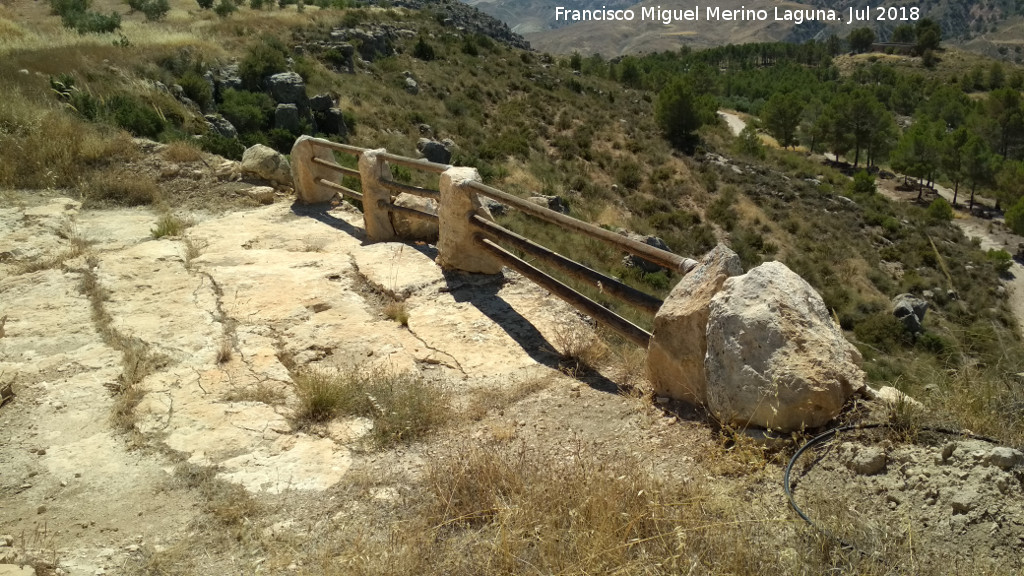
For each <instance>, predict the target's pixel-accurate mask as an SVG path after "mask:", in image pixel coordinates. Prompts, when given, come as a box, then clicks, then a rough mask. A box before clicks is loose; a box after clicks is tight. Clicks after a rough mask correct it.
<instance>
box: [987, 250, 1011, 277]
mask: <svg viewBox="0 0 1024 576" xmlns="http://www.w3.org/2000/svg"><path fill="white" fill-rule="evenodd" d="M985 260H988V261H989V262H991V263H992V266H993V267H994V268H995V269H996V272H998V273H999V274H1006V273H1007V272H1009V271H1010V266H1013V256H1011V255H1010V253H1009V252H1007V251H1006V250H989V251H988V252H986V253H985Z"/></svg>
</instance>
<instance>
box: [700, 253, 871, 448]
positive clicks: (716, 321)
mask: <svg viewBox="0 0 1024 576" xmlns="http://www.w3.org/2000/svg"><path fill="white" fill-rule="evenodd" d="M707 341H708V353H707V357H706V358H705V362H704V368H705V376H706V378H707V387H708V389H707V394H708V400H707V403H708V407H709V408H710V409H711V411H712V413H714V414H715V416H716V417H718V418H719V419H720V420H721V421H722V422H724V423H727V424H731V425H733V426H737V427H741V428H743V427H746V426H758V427H764V428H771V429H774V430H782V431H788V430H798V429H801V428H804V427H807V428H816V427H818V426H821V425H823V424H825V423H826V422H828V421H829V420H831V419H832V418H834V417H835V416H836V415H837V414H839V411H840V409H841V408H842V406H843V404H844V403H845V402H846V399H847V398H848V397H849V396H850V395H851V394H853V393H854V392H858V391H860V390H861V389H862V388H863V387H864V374H863V372H861V370H860V368H858V367H857V362H858V361H859V360H860V354H859V353H858V352H857V350H856V349H855V348H854V347H853V346H852V345H850V343H849V342H847V341H846V339H845V338H844V337H843V333H842V331H841V330H840V329H839V327H838V326H836V324H835V323H834V322H833V320H832V317H831V316H830V315H829V312H828V309H827V308H826V307H825V304H824V302H823V301H822V300H821V296H819V295H818V293H817V292H815V290H814V288H812V287H811V286H810V285H809V284H808V283H807V282H806V281H805V280H804V279H803V278H801V277H800V276H798V275H797V274H796V273H794V272H793V271H792V270H790V269H789V268H787V267H786V266H785V265H783V264H781V263H779V262H767V263H765V264H762V265H760V266H758V267H757V268H754V269H753V270H751V271H750V272H748V273H747V274H744V275H743V276H737V277H734V278H729V279H728V280H726V281H725V284H724V285H723V288H722V291H721V292H719V293H718V294H717V295H716V296H715V297H714V298H712V300H711V306H710V313H709V316H708V329H707Z"/></svg>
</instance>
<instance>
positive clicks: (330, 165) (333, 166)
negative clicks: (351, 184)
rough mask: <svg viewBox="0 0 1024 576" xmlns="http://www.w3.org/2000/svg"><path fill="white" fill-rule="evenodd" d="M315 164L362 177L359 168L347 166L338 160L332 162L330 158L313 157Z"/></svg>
mask: <svg viewBox="0 0 1024 576" xmlns="http://www.w3.org/2000/svg"><path fill="white" fill-rule="evenodd" d="M313 164H319V165H320V166H324V167H326V168H330V169H331V170H337V171H338V172H341V173H342V174H346V175H348V176H355V177H356V178H359V177H360V174H359V170H354V169H352V168H346V167H345V166H342V165H341V164H338V163H337V162H331V161H330V160H324V159H323V158H313Z"/></svg>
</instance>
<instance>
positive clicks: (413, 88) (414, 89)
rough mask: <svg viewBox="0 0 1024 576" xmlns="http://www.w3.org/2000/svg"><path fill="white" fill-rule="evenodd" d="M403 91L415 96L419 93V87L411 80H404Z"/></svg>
mask: <svg viewBox="0 0 1024 576" xmlns="http://www.w3.org/2000/svg"><path fill="white" fill-rule="evenodd" d="M405 91H406V92H408V93H409V94H412V95H413V96H415V95H417V94H419V93H420V85H419V84H418V83H417V82H416V81H415V80H413V79H412V78H406V79H405Z"/></svg>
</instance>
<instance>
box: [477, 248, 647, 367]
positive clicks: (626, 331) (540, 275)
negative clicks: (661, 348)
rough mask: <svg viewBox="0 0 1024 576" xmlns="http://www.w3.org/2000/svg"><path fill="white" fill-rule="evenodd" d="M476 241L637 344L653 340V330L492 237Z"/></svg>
mask: <svg viewBox="0 0 1024 576" xmlns="http://www.w3.org/2000/svg"><path fill="white" fill-rule="evenodd" d="M476 241H477V243H478V244H479V245H480V246H481V247H483V248H484V250H486V251H487V252H489V253H490V254H491V255H493V256H494V257H495V258H497V259H498V260H499V261H500V262H501V263H502V264H504V265H506V266H508V267H509V268H512V269H513V270H515V271H516V272H519V273H520V274H522V275H523V276H526V277H527V278H529V279H530V280H532V281H534V282H536V283H537V284H539V285H540V286H541V287H543V288H545V289H547V290H548V291H549V292H551V293H552V294H554V295H555V296H557V297H559V298H561V299H562V300H564V301H566V302H568V303H569V305H571V306H573V307H574V308H576V309H577V310H579V311H581V312H583V313H584V314H587V315H588V316H590V317H592V318H594V319H595V320H597V321H599V322H601V323H603V324H605V325H606V326H608V327H609V328H611V329H612V330H614V331H616V332H618V333H619V334H621V335H622V336H623V337H624V338H626V339H627V340H629V341H631V342H633V343H634V344H636V345H637V346H640V347H642V348H647V346H648V344H650V341H651V334H650V333H649V332H647V331H646V330H644V329H643V328H640V327H639V326H637V325H636V324H633V323H632V322H630V321H629V320H626V319H625V318H623V317H622V316H619V315H618V314H616V313H615V312H612V311H611V310H609V309H607V308H605V307H604V306H601V305H600V304H598V303H597V302H594V301H593V300H591V299H590V298H587V297H586V296H584V295H583V294H580V293H579V292H577V291H575V290H573V289H572V288H570V287H568V286H566V285H565V284H562V283H561V282H559V281H558V280H555V279H554V278H552V277H551V276H548V275H547V274H545V273H544V272H542V271H540V270H538V269H537V268H535V267H533V266H531V265H530V264H528V263H527V262H524V261H523V260H522V259H520V258H517V257H516V256H515V255H513V254H512V253H511V252H508V251H507V250H505V249H504V248H502V247H501V246H498V245H497V244H495V243H494V242H493V241H491V240H489V239H487V238H480V237H477V238H476Z"/></svg>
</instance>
